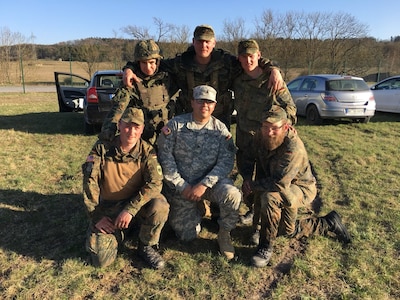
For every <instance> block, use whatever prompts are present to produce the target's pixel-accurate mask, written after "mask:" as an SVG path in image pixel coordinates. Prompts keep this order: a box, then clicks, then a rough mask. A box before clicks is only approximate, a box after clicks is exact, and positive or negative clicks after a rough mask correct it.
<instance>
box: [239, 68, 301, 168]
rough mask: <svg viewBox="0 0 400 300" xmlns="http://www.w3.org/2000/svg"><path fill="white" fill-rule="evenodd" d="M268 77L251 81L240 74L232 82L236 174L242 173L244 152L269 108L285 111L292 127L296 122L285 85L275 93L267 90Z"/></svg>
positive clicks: (294, 108) (292, 104)
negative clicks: (276, 107)
mask: <svg viewBox="0 0 400 300" xmlns="http://www.w3.org/2000/svg"><path fill="white" fill-rule="evenodd" d="M268 80H269V74H266V73H263V74H261V76H260V77H258V78H252V77H250V76H249V75H247V74H245V73H243V74H241V75H240V76H239V77H237V78H236V79H235V81H234V85H233V86H234V90H235V109H236V111H237V117H236V146H237V147H238V152H237V155H236V160H237V161H236V162H237V167H238V169H239V173H242V160H243V159H242V157H243V152H245V151H247V149H248V146H249V145H250V143H251V140H252V138H253V136H254V134H255V132H256V131H257V130H259V128H260V127H261V116H262V113H263V112H265V111H268V110H270V109H271V107H272V105H279V106H281V107H282V108H284V109H285V111H286V113H287V115H288V117H289V119H290V120H291V122H292V124H295V123H296V120H297V118H296V105H295V104H294V102H293V99H292V96H291V94H290V92H289V90H288V88H287V87H286V84H284V87H283V88H282V89H280V90H279V91H277V92H276V93H273V94H272V92H271V89H269V88H267V86H268Z"/></svg>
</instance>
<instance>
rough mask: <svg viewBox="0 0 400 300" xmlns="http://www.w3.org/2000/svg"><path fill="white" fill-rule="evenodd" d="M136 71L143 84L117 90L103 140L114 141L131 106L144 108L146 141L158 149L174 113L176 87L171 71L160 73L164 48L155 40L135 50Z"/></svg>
mask: <svg viewBox="0 0 400 300" xmlns="http://www.w3.org/2000/svg"><path fill="white" fill-rule="evenodd" d="M134 55H135V62H134V66H135V69H136V70H138V74H137V75H138V77H139V78H140V82H134V83H133V86H132V87H123V88H120V89H118V90H117V92H116V95H115V96H114V98H113V106H112V109H111V110H110V112H109V113H108V115H107V117H106V119H105V120H104V122H103V126H102V130H101V133H100V135H99V138H100V139H101V140H103V141H110V140H112V139H113V138H114V136H115V134H116V132H117V124H118V121H119V119H120V118H121V115H122V114H123V112H124V111H125V109H126V108H127V107H138V108H141V109H142V110H143V112H144V115H145V128H144V132H143V135H142V138H143V139H144V140H145V141H147V142H149V143H150V144H152V145H153V146H155V145H154V144H155V141H156V140H157V137H158V134H159V133H160V130H161V128H162V127H163V126H164V125H165V124H167V122H168V120H169V119H170V118H171V117H172V115H173V113H174V106H175V104H174V103H175V102H174V101H173V100H171V96H172V95H174V94H175V93H176V92H177V91H178V88H176V87H175V86H174V85H173V83H172V81H171V78H170V76H169V75H168V73H167V72H162V71H159V65H160V61H161V59H162V56H161V54H160V48H159V47H158V45H157V44H156V43H155V42H154V41H153V40H143V41H140V42H139V43H137V44H136V47H135V54H134Z"/></svg>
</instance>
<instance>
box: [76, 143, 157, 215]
mask: <svg viewBox="0 0 400 300" xmlns="http://www.w3.org/2000/svg"><path fill="white" fill-rule="evenodd" d="M119 145H120V144H119V136H117V137H116V138H115V139H114V140H113V141H112V143H111V144H110V145H105V144H103V143H102V142H100V141H97V142H96V143H95V145H94V146H93V148H92V150H91V151H90V153H89V155H88V157H87V159H86V162H85V163H84V164H83V165H82V172H83V199H84V203H85V206H86V210H87V212H88V214H89V216H90V217H91V219H92V220H98V218H99V217H100V216H98V215H96V207H97V206H98V205H99V203H100V202H108V203H111V202H118V201H122V200H123V201H125V200H128V201H127V204H126V206H125V208H124V209H125V210H127V211H128V212H129V213H131V214H132V215H133V216H135V215H136V213H137V212H138V211H139V210H140V208H141V207H142V206H143V205H145V204H146V203H147V202H148V201H150V200H151V199H153V198H155V197H157V196H159V195H160V193H161V188H162V178H163V176H162V171H161V166H160V165H159V163H158V160H157V156H156V153H155V151H154V149H153V147H152V146H151V145H149V144H148V143H147V142H145V141H143V140H139V141H138V142H137V143H136V145H135V146H134V148H133V149H132V150H131V151H130V152H129V153H122V151H121V150H120V146H119Z"/></svg>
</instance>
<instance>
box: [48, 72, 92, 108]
mask: <svg viewBox="0 0 400 300" xmlns="http://www.w3.org/2000/svg"><path fill="white" fill-rule="evenodd" d="M54 79H55V82H56V90H57V98H58V107H59V111H60V112H71V111H81V110H82V109H83V99H84V97H85V95H86V89H87V88H88V87H89V83H90V80H88V79H86V78H83V77H81V76H79V75H75V74H70V73H64V72H54Z"/></svg>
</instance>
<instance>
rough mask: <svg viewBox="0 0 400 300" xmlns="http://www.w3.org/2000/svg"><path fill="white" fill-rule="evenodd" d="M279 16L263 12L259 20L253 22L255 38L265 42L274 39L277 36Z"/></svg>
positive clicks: (270, 12)
mask: <svg viewBox="0 0 400 300" xmlns="http://www.w3.org/2000/svg"><path fill="white" fill-rule="evenodd" d="M278 18H279V15H278V14H276V13H273V11H272V10H270V9H268V10H265V11H263V13H262V14H261V17H260V19H258V18H256V20H255V36H256V38H257V39H260V40H266V39H271V38H276V37H277V36H278V34H279V19H278Z"/></svg>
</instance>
